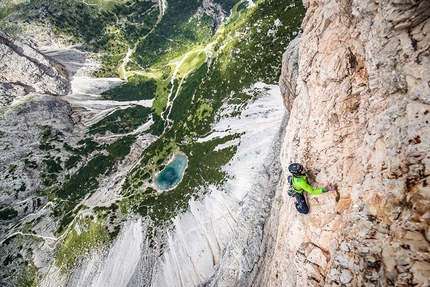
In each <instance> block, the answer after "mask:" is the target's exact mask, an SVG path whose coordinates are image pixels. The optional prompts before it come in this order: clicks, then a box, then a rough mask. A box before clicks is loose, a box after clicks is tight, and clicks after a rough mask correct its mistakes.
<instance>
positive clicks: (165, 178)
mask: <svg viewBox="0 0 430 287" xmlns="http://www.w3.org/2000/svg"><path fill="white" fill-rule="evenodd" d="M187 164H188V158H187V156H186V155H185V154H181V153H179V154H176V155H175V156H174V158H173V159H172V161H170V162H169V163H168V164H167V166H166V167H165V168H164V169H163V170H162V171H161V172H160V173H159V174H158V175H157V177H156V178H155V185H156V186H157V188H158V189H160V190H162V191H164V190H169V189H172V188H174V187H175V186H176V185H178V183H179V182H180V181H181V179H182V177H183V176H184V172H185V169H186V168H187Z"/></svg>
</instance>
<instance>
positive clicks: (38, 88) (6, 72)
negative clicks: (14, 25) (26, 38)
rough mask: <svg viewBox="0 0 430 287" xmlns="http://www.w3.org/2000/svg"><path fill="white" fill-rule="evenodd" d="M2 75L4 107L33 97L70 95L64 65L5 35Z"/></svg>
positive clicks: (0, 40)
mask: <svg viewBox="0 0 430 287" xmlns="http://www.w3.org/2000/svg"><path fill="white" fill-rule="evenodd" d="M0 71H1V73H0V105H1V106H5V105H9V104H11V103H12V101H13V100H14V99H15V98H16V97H22V96H26V95H30V94H34V93H39V94H48V95H55V96H64V95H67V94H69V93H70V82H69V80H68V73H67V71H66V69H65V67H64V66H63V65H62V64H60V63H59V62H57V61H55V60H53V59H52V58H49V57H47V56H45V55H43V54H42V53H40V52H39V51H38V50H37V49H35V48H33V47H32V46H30V45H28V44H25V43H21V42H19V41H15V40H14V39H12V38H11V37H10V36H9V35H7V34H5V33H0Z"/></svg>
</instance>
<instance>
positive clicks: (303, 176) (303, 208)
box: [288, 163, 337, 214]
mask: <svg viewBox="0 0 430 287" xmlns="http://www.w3.org/2000/svg"><path fill="white" fill-rule="evenodd" d="M288 170H289V171H290V172H291V173H292V174H293V176H292V177H291V181H290V184H291V189H292V194H291V195H292V196H294V197H295V198H296V200H297V202H296V203H295V205H296V209H297V211H298V212H300V213H303V214H307V213H308V212H309V208H308V205H307V204H306V199H305V196H304V195H303V191H304V190H306V191H307V192H309V193H310V194H314V195H315V194H321V193H325V192H328V191H332V190H336V189H337V186H336V185H334V184H329V185H327V187H323V188H318V189H313V188H312V186H310V185H309V184H308V182H307V175H309V174H311V175H313V176H316V175H317V174H318V173H319V171H310V170H305V169H304V168H303V166H302V165H301V164H299V163H293V164H290V166H289V167H288Z"/></svg>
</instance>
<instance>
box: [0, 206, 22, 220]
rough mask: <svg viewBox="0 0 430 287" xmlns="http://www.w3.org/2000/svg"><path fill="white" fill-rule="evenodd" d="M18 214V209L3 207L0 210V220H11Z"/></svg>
mask: <svg viewBox="0 0 430 287" xmlns="http://www.w3.org/2000/svg"><path fill="white" fill-rule="evenodd" d="M17 216H18V211H16V210H15V209H13V208H4V209H1V210H0V220H11V219H14V218H15V217H17Z"/></svg>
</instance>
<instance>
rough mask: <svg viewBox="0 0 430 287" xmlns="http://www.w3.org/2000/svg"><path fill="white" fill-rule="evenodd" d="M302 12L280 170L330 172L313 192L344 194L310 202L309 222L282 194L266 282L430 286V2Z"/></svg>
mask: <svg viewBox="0 0 430 287" xmlns="http://www.w3.org/2000/svg"><path fill="white" fill-rule="evenodd" d="M304 4H305V6H306V7H307V9H308V10H307V14H306V17H305V19H304V21H303V24H302V28H303V33H302V35H301V37H300V40H297V41H299V44H298V42H292V44H291V45H290V47H289V49H290V50H293V51H294V49H292V48H294V47H297V48H298V51H297V50H296V53H293V52H291V51H289V52H287V53H286V54H285V55H284V71H283V73H282V76H281V80H280V85H281V90H282V91H283V92H284V102H285V103H286V107H287V109H288V110H289V111H290V120H289V124H288V127H287V133H286V136H285V141H284V146H283V150H282V154H281V161H282V165H283V170H284V175H285V177H286V176H288V174H289V173H288V169H287V167H288V165H289V164H290V163H292V162H300V163H303V164H304V165H305V166H306V167H308V168H310V169H321V172H320V174H319V175H318V176H317V177H316V178H315V179H314V180H315V181H314V182H313V185H314V186H315V187H322V186H325V185H327V184H328V183H337V184H338V186H339V188H338V192H329V193H326V194H323V195H319V196H307V200H308V203H309V205H310V213H309V214H308V215H302V214H299V213H297V212H296V211H295V208H294V204H293V203H294V201H295V199H293V198H290V197H288V195H287V193H286V190H287V188H288V186H287V184H286V185H285V186H284V187H283V190H282V191H278V195H277V198H276V199H275V203H274V205H273V213H272V218H271V219H270V222H269V223H268V225H267V227H266V230H270V231H269V232H268V233H267V235H266V237H267V238H268V239H270V238H272V239H273V238H275V239H276V240H275V241H276V242H275V243H273V244H272V245H271V246H269V248H270V249H271V251H270V252H268V253H269V254H270V253H272V255H270V256H268V257H266V258H265V259H264V262H263V263H262V265H261V270H260V275H259V277H258V278H257V279H256V280H257V281H258V282H260V283H262V282H264V285H265V286H429V285H430V205H429V203H430V185H429V184H430V178H429V175H430V153H429V151H430V123H429V122H430V55H429V52H430V48H429V47H430V17H429V15H430V2H429V1H418V0H410V1H406V0H404V1H349V0H337V1H335V0H331V1H321V0H312V1H304ZM297 44H298V45H297ZM294 45H295V46H294ZM296 69H297V70H296ZM276 273H277V274H276ZM260 286H263V285H260Z"/></svg>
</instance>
